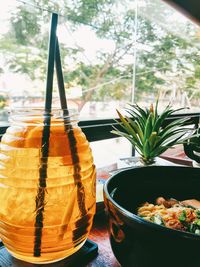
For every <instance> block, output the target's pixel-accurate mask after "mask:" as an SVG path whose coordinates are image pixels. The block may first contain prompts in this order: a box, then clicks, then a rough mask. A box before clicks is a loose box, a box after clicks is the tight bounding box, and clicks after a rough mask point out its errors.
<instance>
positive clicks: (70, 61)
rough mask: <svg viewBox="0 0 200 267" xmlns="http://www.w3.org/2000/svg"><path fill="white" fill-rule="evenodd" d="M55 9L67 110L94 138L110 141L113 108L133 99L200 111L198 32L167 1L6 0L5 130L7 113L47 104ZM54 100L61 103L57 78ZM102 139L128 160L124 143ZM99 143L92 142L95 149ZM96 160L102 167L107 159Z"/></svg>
mask: <svg viewBox="0 0 200 267" xmlns="http://www.w3.org/2000/svg"><path fill="white" fill-rule="evenodd" d="M52 12H56V13H58V14H59V24H58V30H57V34H58V38H59V43H60V48H61V57H62V67H63V74H64V80H65V88H66V94H67V99H68V106H69V108H70V109H73V110H77V111H78V112H79V113H80V120H81V122H80V125H81V126H82V127H83V129H84V131H85V132H86V133H87V135H88V136H89V140H91V141H94V140H101V139H104V138H111V137H112V136H111V134H110V130H111V126H110V123H111V122H113V120H112V119H113V118H115V117H116V116H117V114H116V108H117V109H122V108H124V107H125V105H126V104H127V103H128V102H131V101H137V102H138V103H139V104H140V105H147V104H150V103H152V102H154V101H155V99H156V97H157V95H158V93H159V94H160V100H161V105H160V108H162V107H164V105H166V104H167V103H168V102H169V101H171V102H172V104H174V105H175V106H176V107H178V106H179V107H189V108H190V110H188V109H186V110H184V112H188V111H189V112H199V104H200V103H199V99H200V98H199V92H198V91H199V90H198V88H199V84H200V82H199V79H200V68H199V58H200V57H199V45H200V40H199V38H200V32H199V27H198V26H197V25H196V24H194V23H193V22H191V21H189V20H188V19H187V18H186V17H184V16H182V15H181V14H180V13H178V12H177V11H176V10H174V9H172V8H171V7H170V6H169V5H167V4H166V3H163V2H162V1H160V0H135V1H133V0H125V1H122V0H112V1H110V0H109V1H108V0H105V1H97V0H91V1H88V0H80V1H78V0H75V1H71V0H51V1H46V0H40V1H38V0H7V1H6V2H5V3H3V4H2V6H1V10H0V23H1V24H0V25H1V27H0V124H1V125H2V126H3V125H8V116H7V109H8V108H10V107H13V108H15V107H17V106H38V105H39V106H43V105H44V92H45V78H46V65H47V52H48V38H49V37H48V36H49V24H50V19H51V13H52ZM53 102H54V105H55V106H58V105H59V99H58V92H57V81H56V77H55V80H54V98H53ZM182 112H183V111H182ZM86 120H87V122H85V121H86ZM97 128H98V129H102V130H97ZM0 130H1V132H3V131H4V130H3V128H1V129H0ZM100 142H101V145H100V146H101V147H102V150H103V146H105V148H106V147H108V146H110V148H111V147H113V150H112V151H113V155H115V156H113V161H114V160H115V158H116V157H119V155H120V153H121V154H122V152H121V151H122V150H121V147H123V155H127V156H130V155H131V146H130V145H127V144H126V143H124V140H121V139H115V140H114V141H113V140H108V141H104V142H103V141H100ZM108 143H109V144H110V145H108ZM98 146H99V144H97V143H94V144H92V147H93V150H94V151H95V149H96V148H98ZM95 147H96V148H95ZM94 154H95V155H96V154H98V153H96V152H94ZM103 154H104V152H102V155H103ZM95 157H96V162H98V164H99V165H101V164H102V163H100V161H101V159H102V158H104V157H102V156H99V158H97V156H95ZM111 158H112V157H110V160H111Z"/></svg>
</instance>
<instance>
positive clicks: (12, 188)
mask: <svg viewBox="0 0 200 267" xmlns="http://www.w3.org/2000/svg"><path fill="white" fill-rule="evenodd" d="M44 114H45V113H44V111H43V110H42V109H29V110H28V109H27V110H25V109H17V110H16V111H15V112H12V113H11V119H10V122H11V126H10V127H9V128H8V129H7V131H6V133H5V134H4V135H3V137H2V140H1V148H0V238H1V239H2V241H3V243H4V245H5V246H6V248H7V250H8V251H9V252H10V253H11V254H12V255H13V256H14V257H16V258H18V259H21V260H24V261H28V262H32V263H41V264H42V263H48V262H55V261H58V260H60V259H62V258H65V257H68V256H70V255H71V254H73V253H75V252H76V251H77V250H79V249H80V248H81V247H82V245H83V244H84V242H85V241H86V238H87V236H88V233H89V231H90V228H91V226H92V220H93V216H94V213H95V206H96V199H95V183H96V171H95V166H94V163H93V157H92V153H91V149H90V147H89V143H88V141H87V140H86V137H85V135H84V134H83V132H82V131H81V129H80V128H79V127H78V125H77V119H76V117H75V116H74V115H63V110H53V111H52V112H51V113H49V114H45V115H44Z"/></svg>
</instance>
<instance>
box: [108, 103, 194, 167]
mask: <svg viewBox="0 0 200 267" xmlns="http://www.w3.org/2000/svg"><path fill="white" fill-rule="evenodd" d="M125 110H126V112H127V115H128V116H123V115H122V114H121V113H120V112H119V111H118V110H117V113H118V115H119V121H117V124H118V126H119V127H114V126H113V128H114V130H113V131H112V133H114V134H116V135H118V136H122V137H125V138H126V139H128V140H129V141H130V142H131V144H132V145H133V147H134V148H135V150H136V151H137V152H138V153H139V155H140V156H141V159H142V161H143V162H144V164H146V165H149V164H152V163H154V162H155V158H156V157H157V156H159V155H160V154H162V153H163V152H165V151H166V150H167V149H168V148H170V147H173V146H174V145H177V144H182V143H183V142H184V140H185V134H186V133H187V132H188V130H189V129H188V127H187V128H186V127H183V126H185V125H186V122H187V120H188V118H181V119H180V118H175V119H174V120H173V121H172V122H170V123H169V124H168V125H167V126H166V127H163V126H164V121H165V120H166V118H168V117H169V116H170V115H172V114H174V113H175V112H177V111H179V110H182V108H181V109H173V108H172V107H171V105H168V106H167V107H166V108H165V109H164V111H163V112H162V113H160V114H159V113H158V100H157V101H156V104H155V107H154V106H153V104H151V105H150V107H149V108H142V107H140V106H139V105H137V104H130V105H129V108H126V109H125Z"/></svg>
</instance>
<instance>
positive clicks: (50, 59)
mask: <svg viewBox="0 0 200 267" xmlns="http://www.w3.org/2000/svg"><path fill="white" fill-rule="evenodd" d="M57 24H58V14H56V13H53V14H52V18H51V28H50V38H49V54H48V65H47V83H46V99H45V111H49V112H50V111H51V105H52V91H53V73H54V61H55V51H56V39H57V38H56V30H57Z"/></svg>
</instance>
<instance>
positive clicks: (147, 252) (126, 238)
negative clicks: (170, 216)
mask: <svg viewBox="0 0 200 267" xmlns="http://www.w3.org/2000/svg"><path fill="white" fill-rule="evenodd" d="M160 196H162V197H164V198H175V199H177V200H185V199H193V198H195V199H200V169H198V168H192V167H177V166H149V167H137V168H132V169H128V170H125V171H121V172H119V173H117V174H115V175H113V176H112V177H111V178H110V179H109V180H108V181H107V182H106V184H105V185H104V202H105V206H106V210H107V213H108V215H109V233H110V242H111V246H112V250H113V252H114V255H115V256H116V258H117V259H118V261H119V262H120V263H121V265H122V266H127V267H132V266H133V267H151V266H153V267H163V266H167V267H196V266H200V236H199V235H196V234H192V233H188V232H182V231H178V230H173V229H169V228H166V227H164V226H160V225H157V224H154V223H151V222H148V221H145V220H144V219H142V218H140V217H138V216H137V215H136V211H137V208H138V207H139V206H140V205H141V204H142V203H144V202H146V201H148V202H154V201H155V199H156V198H157V197H160Z"/></svg>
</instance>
